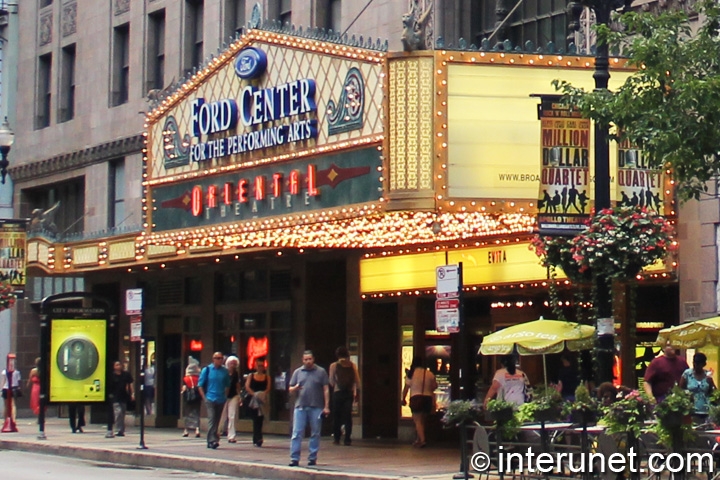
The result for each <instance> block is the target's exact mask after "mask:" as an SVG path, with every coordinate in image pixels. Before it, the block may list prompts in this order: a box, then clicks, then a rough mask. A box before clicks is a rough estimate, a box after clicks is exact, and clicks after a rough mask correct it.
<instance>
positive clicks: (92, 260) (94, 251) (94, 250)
mask: <svg viewBox="0 0 720 480" xmlns="http://www.w3.org/2000/svg"><path fill="white" fill-rule="evenodd" d="M99 253H100V247H98V246H97V245H91V246H87V247H78V248H75V249H73V251H72V264H73V266H75V267H80V266H83V265H97V264H98V254H99Z"/></svg>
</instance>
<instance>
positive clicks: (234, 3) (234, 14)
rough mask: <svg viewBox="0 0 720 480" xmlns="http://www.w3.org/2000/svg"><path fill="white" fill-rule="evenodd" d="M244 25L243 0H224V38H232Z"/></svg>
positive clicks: (240, 31)
mask: <svg viewBox="0 0 720 480" xmlns="http://www.w3.org/2000/svg"><path fill="white" fill-rule="evenodd" d="M244 27H245V0H225V38H228V37H233V38H234V37H235V34H237V33H242V30H243V28H244Z"/></svg>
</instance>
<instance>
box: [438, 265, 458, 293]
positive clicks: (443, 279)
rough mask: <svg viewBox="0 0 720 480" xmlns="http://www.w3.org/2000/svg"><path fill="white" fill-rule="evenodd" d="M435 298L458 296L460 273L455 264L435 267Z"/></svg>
mask: <svg viewBox="0 0 720 480" xmlns="http://www.w3.org/2000/svg"><path fill="white" fill-rule="evenodd" d="M435 286H436V290H437V298H458V297H459V296H460V275H459V271H458V266H457V265H443V266H441V267H437V268H436V269H435Z"/></svg>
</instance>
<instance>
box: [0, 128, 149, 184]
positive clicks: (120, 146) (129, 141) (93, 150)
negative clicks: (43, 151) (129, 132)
mask: <svg viewBox="0 0 720 480" xmlns="http://www.w3.org/2000/svg"><path fill="white" fill-rule="evenodd" d="M142 148H143V137H142V134H138V135H133V136H132V137H125V138H120V139H117V140H113V141H111V142H107V143H101V144H99V145H95V146H92V147H88V148H85V149H83V150H77V151H75V152H71V153H63V154H61V155H56V156H54V157H50V158H46V159H44V160H37V161H34V162H30V163H27V164H24V165H19V166H16V167H12V166H11V167H10V168H9V169H8V173H9V175H10V177H11V178H12V179H13V181H14V182H16V183H17V182H26V181H30V180H34V179H37V178H42V177H47V176H49V175H54V174H56V173H60V172H66V171H68V170H73V169H77V168H81V167H85V166H87V165H92V164H94V163H98V162H103V161H106V160H110V159H112V158H117V157H122V156H123V155H129V154H132V153H139V152H141V151H142ZM11 165H12V160H11Z"/></svg>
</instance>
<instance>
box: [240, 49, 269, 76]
mask: <svg viewBox="0 0 720 480" xmlns="http://www.w3.org/2000/svg"><path fill="white" fill-rule="evenodd" d="M266 68H267V55H266V54H265V52H263V51H262V50H260V49H259V48H255V47H247V48H244V49H242V51H241V52H240V53H238V56H237V57H236V58H235V73H236V74H237V76H238V77H240V78H243V79H245V80H247V79H250V78H256V77H259V76H260V75H262V74H263V73H265V69H266Z"/></svg>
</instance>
